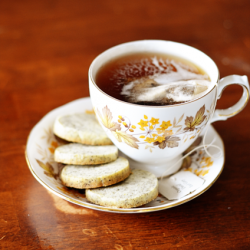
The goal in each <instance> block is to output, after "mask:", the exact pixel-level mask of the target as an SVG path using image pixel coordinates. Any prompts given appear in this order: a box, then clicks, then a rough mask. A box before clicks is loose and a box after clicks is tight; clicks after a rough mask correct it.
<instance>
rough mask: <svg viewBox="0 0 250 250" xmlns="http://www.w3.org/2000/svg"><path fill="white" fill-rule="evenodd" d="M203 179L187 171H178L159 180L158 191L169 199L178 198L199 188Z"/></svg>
mask: <svg viewBox="0 0 250 250" xmlns="http://www.w3.org/2000/svg"><path fill="white" fill-rule="evenodd" d="M204 181H205V180H203V179H201V178H200V177H198V176H197V175H195V174H193V173H191V172H189V171H180V172H178V173H176V174H174V175H172V176H171V177H169V178H167V179H162V180H161V181H160V182H159V192H160V193H161V194H162V195H163V196H165V197H166V198H167V199H169V200H176V199H180V198H182V197H184V196H186V195H188V194H189V193H191V192H193V191H195V190H196V189H197V188H199V187H200V186H201V185H202V184H203V183H204Z"/></svg>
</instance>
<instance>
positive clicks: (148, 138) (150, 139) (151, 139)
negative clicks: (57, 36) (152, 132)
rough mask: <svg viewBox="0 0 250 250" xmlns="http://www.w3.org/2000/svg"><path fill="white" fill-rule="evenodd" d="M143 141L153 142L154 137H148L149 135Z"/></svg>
mask: <svg viewBox="0 0 250 250" xmlns="http://www.w3.org/2000/svg"><path fill="white" fill-rule="evenodd" d="M144 141H146V142H148V143H152V142H154V141H155V140H154V138H150V137H147V138H146V139H145V140H144Z"/></svg>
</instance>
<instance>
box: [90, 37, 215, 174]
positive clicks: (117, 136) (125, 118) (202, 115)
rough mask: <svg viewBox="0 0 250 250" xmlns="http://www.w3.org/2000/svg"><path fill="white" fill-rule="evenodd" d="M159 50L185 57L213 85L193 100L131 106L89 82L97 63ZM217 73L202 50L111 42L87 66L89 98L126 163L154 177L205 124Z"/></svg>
mask: <svg viewBox="0 0 250 250" xmlns="http://www.w3.org/2000/svg"><path fill="white" fill-rule="evenodd" d="M138 52H139V53H148V52H150V53H151V52H154V53H157V54H159V53H162V54H167V55H172V56H175V57H179V58H182V59H184V60H187V61H189V62H191V63H193V64H195V65H197V66H198V67H199V68H201V69H202V70H203V71H204V72H206V74H207V75H208V76H209V77H210V80H211V82H212V84H213V85H214V86H213V87H212V88H211V90H210V91H209V92H208V93H206V94H204V95H203V96H202V97H199V98H198V99H195V100H192V101H188V102H185V103H181V104H176V105H168V106H147V105H137V104H131V103H127V102H124V101H120V100H118V99H115V98H113V97H111V96H109V95H107V94H106V93H104V92H103V91H102V90H101V89H100V88H99V87H98V86H97V85H96V82H95V79H96V74H97V72H98V70H99V69H100V67H102V66H103V65H104V64H105V63H107V62H109V61H110V60H111V59H114V58H116V57H121V56H123V55H128V54H132V53H138ZM218 81H219V71H218V68H217V66H216V64H215V63H214V62H213V60H212V59H211V58H210V57H208V56H207V55H206V54H204V53H203V52H201V51H199V50H197V49H195V48H193V47H190V46H187V45H184V44H180V43H176V42H170V41H161V40H143V41H136V42H129V43H125V44H121V45H118V46H115V47H113V48H111V49H108V50H106V51H105V52H103V53H102V54H100V55H99V56H98V57H96V59H95V60H94V61H93V62H92V64H91V66H90V69H89V89H90V97H91V101H92V104H93V107H94V109H95V112H96V115H97V118H98V120H99V122H100V124H101V125H102V127H103V129H104V130H105V131H106V133H107V135H108V137H109V138H110V139H111V140H112V142H113V143H114V144H115V145H116V146H117V147H118V148H119V150H120V151H121V152H122V153H124V154H125V155H126V156H128V157H129V158H130V159H131V160H130V163H131V164H132V165H133V166H136V167H138V168H141V169H145V170H148V171H150V172H152V173H154V174H155V175H156V176H157V177H160V176H162V174H164V175H170V174H172V173H174V172H176V171H177V170H178V169H179V168H180V166H181V164H182V162H178V164H175V163H176V162H177V161H178V160H179V159H180V158H181V157H182V153H183V152H184V151H185V150H186V149H187V148H188V147H189V146H190V145H191V144H192V143H193V142H194V141H195V140H196V139H197V137H199V135H200V134H201V133H202V131H204V129H205V128H206V126H207V125H208V124H209V121H210V120H211V117H212V115H213V113H214V109H215V106H216V102H217V83H218Z"/></svg>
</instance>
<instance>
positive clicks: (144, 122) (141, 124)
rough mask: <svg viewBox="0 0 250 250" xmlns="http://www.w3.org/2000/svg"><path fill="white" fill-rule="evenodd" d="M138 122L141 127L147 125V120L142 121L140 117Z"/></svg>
mask: <svg viewBox="0 0 250 250" xmlns="http://www.w3.org/2000/svg"><path fill="white" fill-rule="evenodd" d="M138 124H139V125H140V126H141V127H142V128H143V127H147V126H148V121H144V120H142V119H141V121H140V122H138Z"/></svg>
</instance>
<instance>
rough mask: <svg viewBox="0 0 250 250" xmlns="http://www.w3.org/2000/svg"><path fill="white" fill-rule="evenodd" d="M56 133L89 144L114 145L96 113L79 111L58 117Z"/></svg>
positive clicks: (55, 127) (73, 140)
mask: <svg viewBox="0 0 250 250" xmlns="http://www.w3.org/2000/svg"><path fill="white" fill-rule="evenodd" d="M54 133H55V134H56V135H57V136H59V137H61V138H63V139H65V140H67V141H70V142H79V143H83V144H87V145H112V144H113V143H112V141H111V140H110V139H109V138H108V137H107V135H106V133H105V131H104V130H103V129H102V127H101V125H100V124H99V123H98V121H97V119H96V117H95V115H94V114H86V113H78V114H72V115H64V116H59V117H57V119H56V121H55V123H54Z"/></svg>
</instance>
